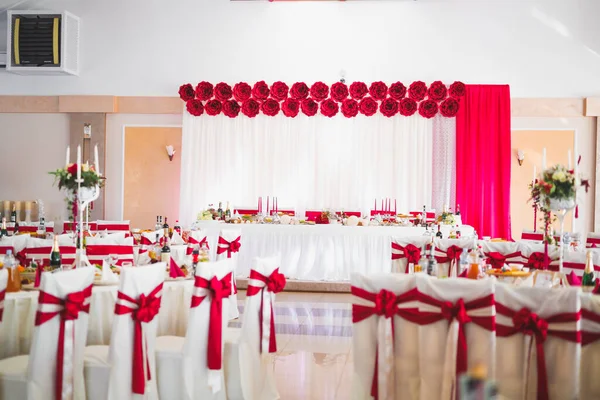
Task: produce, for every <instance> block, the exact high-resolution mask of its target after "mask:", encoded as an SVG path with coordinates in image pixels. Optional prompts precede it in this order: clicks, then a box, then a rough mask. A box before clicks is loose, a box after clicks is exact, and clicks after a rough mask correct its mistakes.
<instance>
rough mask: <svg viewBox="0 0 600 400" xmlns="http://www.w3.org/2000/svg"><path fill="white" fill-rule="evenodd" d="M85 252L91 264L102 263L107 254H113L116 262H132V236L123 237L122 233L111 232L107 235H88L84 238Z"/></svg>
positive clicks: (118, 263) (119, 263) (120, 263)
mask: <svg viewBox="0 0 600 400" xmlns="http://www.w3.org/2000/svg"><path fill="white" fill-rule="evenodd" d="M85 253H86V255H87V258H88V260H89V261H90V263H92V264H97V265H102V261H104V260H105V259H106V257H108V256H109V255H115V256H116V258H117V261H116V264H117V265H119V266H120V265H122V264H123V263H124V262H130V263H131V264H133V237H125V235H124V233H119V234H111V235H108V236H107V237H104V238H102V237H89V238H87V240H86V249H85Z"/></svg>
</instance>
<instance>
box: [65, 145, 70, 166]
mask: <svg viewBox="0 0 600 400" xmlns="http://www.w3.org/2000/svg"><path fill="white" fill-rule="evenodd" d="M69 158H71V146H67V159H66V160H65V168H66V167H68V166H69V163H70V160H69Z"/></svg>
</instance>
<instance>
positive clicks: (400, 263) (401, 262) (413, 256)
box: [392, 236, 431, 274]
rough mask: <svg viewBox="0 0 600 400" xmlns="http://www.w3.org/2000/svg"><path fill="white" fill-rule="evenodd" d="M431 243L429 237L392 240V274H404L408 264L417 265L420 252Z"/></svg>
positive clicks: (407, 269)
mask: <svg viewBox="0 0 600 400" xmlns="http://www.w3.org/2000/svg"><path fill="white" fill-rule="evenodd" d="M430 242H431V237H429V236H404V237H393V238H392V272H394V273H400V274H405V273H408V272H409V271H410V268H409V267H410V264H413V267H414V265H415V264H418V263H419V260H420V259H421V256H423V255H424V254H422V250H423V249H424V248H426V246H427V245H428V244H429V243H430Z"/></svg>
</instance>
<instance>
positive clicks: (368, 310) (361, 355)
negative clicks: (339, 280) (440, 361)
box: [351, 274, 420, 400]
mask: <svg viewBox="0 0 600 400" xmlns="http://www.w3.org/2000/svg"><path fill="white" fill-rule="evenodd" d="M416 280H417V275H414V274H410V275H407V274H375V275H370V276H368V277H367V276H365V275H362V274H353V275H352V277H351V283H352V287H351V291H352V294H353V295H354V297H353V305H352V322H353V335H352V345H353V352H354V360H355V362H354V377H353V379H352V384H353V387H352V392H353V394H354V397H353V398H354V399H364V400H367V399H372V398H373V397H375V398H380V399H393V398H398V399H400V398H402V399H406V398H412V399H416V398H419V386H420V378H419V370H418V368H417V366H418V363H419V358H418V354H419V353H418V352H419V333H418V332H419V327H418V325H417V324H416V323H414V322H413V321H412V318H411V315H413V314H414V313H415V311H416V310H417V308H418V305H417V299H418V292H417V288H416V285H417V284H416ZM392 324H393V328H392ZM392 333H393V334H392Z"/></svg>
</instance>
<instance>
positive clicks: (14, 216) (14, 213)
mask: <svg viewBox="0 0 600 400" xmlns="http://www.w3.org/2000/svg"><path fill="white" fill-rule="evenodd" d="M16 222H17V205H16V204H13V209H12V212H11V213H10V223H11V224H15V223H16Z"/></svg>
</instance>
